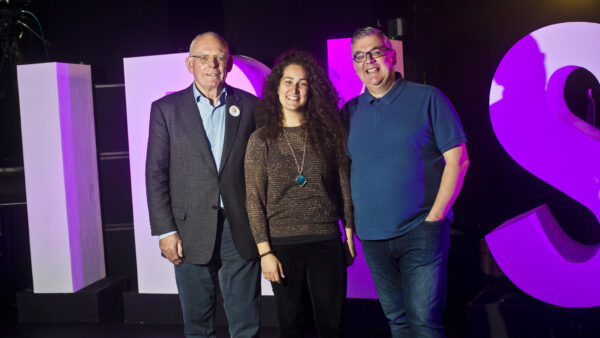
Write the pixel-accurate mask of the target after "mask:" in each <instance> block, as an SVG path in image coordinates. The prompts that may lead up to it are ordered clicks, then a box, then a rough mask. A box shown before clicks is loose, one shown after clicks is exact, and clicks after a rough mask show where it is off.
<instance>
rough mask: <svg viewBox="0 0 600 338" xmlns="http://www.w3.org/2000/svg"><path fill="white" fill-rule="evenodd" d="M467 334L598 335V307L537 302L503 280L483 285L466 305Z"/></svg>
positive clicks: (574, 337) (568, 337)
mask: <svg viewBox="0 0 600 338" xmlns="http://www.w3.org/2000/svg"><path fill="white" fill-rule="evenodd" d="M467 317H468V335H469V337H494V338H500V337H554V338H562V337H564V338H578V337H581V338H583V337H586V338H587V337H598V336H599V335H600V320H598V318H600V307H592V308H565V307H560V306H556V305H551V304H547V303H544V302H542V301H539V300H537V299H535V298H533V297H531V296H529V295H528V294H526V293H525V292H523V291H521V290H520V289H519V288H518V287H516V286H515V285H514V284H513V283H511V282H510V281H508V280H507V279H502V280H499V281H496V282H494V283H492V284H489V285H487V286H486V287H485V288H484V289H483V291H482V292H481V293H480V294H479V295H477V297H475V298H474V299H473V300H472V301H471V302H469V304H468V305H467Z"/></svg>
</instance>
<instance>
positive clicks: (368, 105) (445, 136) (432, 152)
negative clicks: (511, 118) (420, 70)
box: [344, 74, 467, 240]
mask: <svg viewBox="0 0 600 338" xmlns="http://www.w3.org/2000/svg"><path fill="white" fill-rule="evenodd" d="M397 77H398V80H396V82H395V84H394V86H393V87H392V89H390V91H389V92H387V93H386V94H385V95H384V96H383V97H381V98H375V97H373V96H372V95H371V94H370V93H369V92H368V91H367V90H365V92H364V93H363V94H361V95H360V96H358V97H355V98H354V99H352V100H350V101H348V102H347V103H346V106H345V107H344V108H345V109H346V111H347V112H348V113H349V118H350V132H349V135H348V153H349V156H350V157H351V159H352V167H351V176H350V182H351V188H352V200H353V202H354V222H355V226H356V232H357V235H358V237H359V238H360V239H363V240H382V239H389V238H394V237H398V236H401V235H403V234H405V233H407V232H408V231H410V230H412V229H414V228H415V227H417V226H418V225H419V224H421V223H422V222H423V221H424V220H425V218H426V217H427V214H428V213H429V211H430V210H431V207H432V206H433V202H434V200H435V197H436V195H437V192H438V189H439V186H440V181H441V177H442V172H443V170H444V159H443V155H442V154H443V153H444V152H445V151H447V150H450V149H452V148H454V147H456V146H458V145H459V144H461V143H463V142H466V141H467V138H466V136H465V133H464V131H463V128H462V125H461V123H460V120H459V118H458V115H457V114H456V111H455V110H454V107H453V106H452V104H451V103H450V101H449V100H448V98H447V97H446V96H445V95H444V94H443V93H442V92H441V91H440V90H438V89H436V88H434V87H431V86H427V85H422V84H416V83H412V82H408V81H406V80H403V79H402V78H401V76H400V74H397ZM451 217H452V211H450V212H449V213H448V218H451Z"/></svg>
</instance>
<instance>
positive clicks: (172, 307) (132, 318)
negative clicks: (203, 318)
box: [123, 290, 277, 327]
mask: <svg viewBox="0 0 600 338" xmlns="http://www.w3.org/2000/svg"><path fill="white" fill-rule="evenodd" d="M123 304H124V310H125V312H124V315H125V316H124V320H125V323H128V324H183V314H182V312H181V303H180V302H179V295H177V294H152V293H139V292H138V291H137V290H131V291H127V292H125V293H123ZM275 306H276V305H275V299H274V297H273V296H262V297H261V326H262V327H277V314H276V309H275ZM215 324H216V325H217V326H227V317H226V315H225V310H224V308H223V298H222V297H221V295H220V294H218V295H217V304H216V314H215Z"/></svg>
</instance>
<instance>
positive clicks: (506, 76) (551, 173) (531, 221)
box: [486, 22, 600, 307]
mask: <svg viewBox="0 0 600 338" xmlns="http://www.w3.org/2000/svg"><path fill="white" fill-rule="evenodd" d="M598 39H600V24H594V23H583V22H577V23H562V24H556V25H551V26H547V27H544V28H542V29H539V30H537V31H535V32H533V33H531V34H529V35H527V36H526V37H524V38H523V39H521V40H519V42H517V43H516V44H515V45H514V46H513V47H512V48H511V49H510V50H509V51H508V53H507V54H506V55H505V56H504V58H503V59H502V61H501V62H500V65H499V66H498V68H497V70H496V74H495V76H494V81H493V83H492V88H491V90H490V119H491V122H492V127H493V129H494V132H495V133H496V136H497V138H498V140H499V141H500V143H501V145H502V146H503V147H504V149H505V150H506V152H507V153H508V154H509V155H510V156H511V157H512V158H513V159H514V160H515V161H516V162H517V163H518V164H519V165H521V166H522V167H523V168H525V169H526V170H527V171H529V172H531V173H532V174H534V175H535V176H537V177H538V178H540V179H542V180H543V181H545V182H547V183H548V184H550V185H552V186H553V187H555V188H557V189H559V190H561V191H562V192H564V193H565V194H567V195H569V196H570V197H571V198H573V199H575V200H576V201H578V202H579V203H581V204H582V205H584V206H585V207H587V208H588V209H590V210H591V211H592V212H593V213H594V215H595V216H596V218H597V219H599V220H600V130H598V129H596V128H595V127H593V126H591V125H589V124H588V123H586V122H585V121H583V120H581V119H579V118H578V117H576V116H575V115H574V114H573V113H571V112H570V111H569V109H568V108H567V105H566V103H565V101H564V85H565V81H566V79H567V77H568V75H569V74H570V73H571V72H572V71H573V70H575V69H577V68H578V67H583V68H585V69H587V70H588V71H589V72H591V73H592V74H594V75H595V76H596V78H600V47H599V46H598V44H594V43H590V42H591V41H598ZM486 241H487V243H488V246H489V248H490V251H491V253H492V255H493V256H494V258H495V259H496V262H497V263H498V265H499V266H500V268H501V269H502V270H503V271H504V273H505V274H506V275H507V276H508V277H509V278H510V279H511V280H512V281H513V282H514V283H515V285H517V286H518V287H519V288H521V289H522V290H523V291H525V292H527V293H528V294H529V295H531V296H533V297H535V298H537V299H539V300H542V301H544V302H547V303H550V304H555V305H559V306H565V307H592V306H598V305H600V288H599V287H598V285H600V254H599V253H598V249H599V247H600V245H591V246H590V245H582V244H579V243H577V242H575V241H573V240H572V239H571V238H569V237H568V236H567V234H565V233H564V231H562V229H561V228H560V226H559V225H558V224H557V223H556V221H555V220H554V218H553V217H552V215H551V213H550V211H549V210H548V208H547V207H546V206H542V207H539V208H536V209H533V210H531V211H528V212H526V213H524V214H522V215H519V216H517V217H515V218H513V219H511V220H508V221H506V222H505V223H504V224H502V225H501V226H499V227H498V228H496V229H495V230H494V231H492V232H491V233H490V234H488V235H487V236H486Z"/></svg>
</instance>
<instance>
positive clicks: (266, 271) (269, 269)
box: [260, 253, 285, 283]
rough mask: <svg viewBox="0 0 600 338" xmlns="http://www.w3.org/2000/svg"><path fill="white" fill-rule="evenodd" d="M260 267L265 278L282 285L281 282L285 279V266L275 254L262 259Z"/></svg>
mask: <svg viewBox="0 0 600 338" xmlns="http://www.w3.org/2000/svg"><path fill="white" fill-rule="evenodd" d="M260 267H261V269H262V273H263V276H264V277H265V279H266V280H268V281H270V282H273V283H281V280H282V279H284V278H285V274H284V273H283V266H282V265H281V262H280V261H279V259H277V257H276V256H275V254H273V253H270V254H268V255H266V256H263V257H261V259H260Z"/></svg>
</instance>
